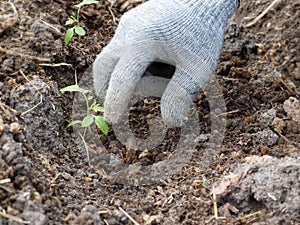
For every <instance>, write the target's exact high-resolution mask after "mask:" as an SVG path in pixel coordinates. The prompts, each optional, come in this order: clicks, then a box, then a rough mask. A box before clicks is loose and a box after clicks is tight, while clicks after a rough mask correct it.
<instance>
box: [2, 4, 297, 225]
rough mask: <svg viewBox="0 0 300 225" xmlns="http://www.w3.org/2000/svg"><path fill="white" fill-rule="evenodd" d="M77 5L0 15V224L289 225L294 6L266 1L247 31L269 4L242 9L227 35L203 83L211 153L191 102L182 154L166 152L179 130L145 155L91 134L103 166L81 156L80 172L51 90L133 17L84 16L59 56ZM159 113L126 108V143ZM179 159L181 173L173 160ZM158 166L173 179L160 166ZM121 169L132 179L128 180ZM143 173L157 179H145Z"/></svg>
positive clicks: (97, 10) (88, 11)
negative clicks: (221, 121) (218, 135)
mask: <svg viewBox="0 0 300 225" xmlns="http://www.w3.org/2000/svg"><path fill="white" fill-rule="evenodd" d="M128 2H130V1H128ZM138 2H139V1H138ZM77 3H78V1H65V0H45V1H40V0H33V1H29V0H22V1H21V0H14V1H1V2H0V62H1V64H0V224H24V223H28V224H35V225H42V224H134V223H133V222H132V221H131V220H130V219H129V217H128V215H126V212H127V213H128V214H129V215H130V216H131V217H132V218H133V219H134V220H135V221H136V223H138V224H256V225H262V224H300V156H299V155H300V141H299V140H300V103H299V101H300V45H299V43H300V3H299V1H295V0H281V1H278V3H277V4H275V6H273V7H272V8H271V9H270V10H269V11H268V12H267V13H266V15H265V16H263V17H262V18H261V19H260V20H258V21H257V22H256V23H255V24H254V25H252V26H248V24H249V23H250V22H252V21H253V20H254V19H255V18H257V17H258V16H259V15H260V14H261V13H262V12H263V11H264V10H265V9H267V7H268V6H269V5H270V4H271V3H272V1H269V0H260V1H258V0H257V1H254V0H242V1H241V6H240V8H239V10H238V11H237V13H236V14H235V16H234V18H233V20H232V21H231V22H230V24H229V25H228V28H227V32H226V36H225V42H224V46H223V49H222V52H221V57H220V62H219V66H218V69H217V71H216V73H215V75H216V78H217V80H218V83H219V84H220V86H221V91H222V94H223V96H224V99H225V103H226V108H227V113H226V119H227V125H226V133H225V139H224V141H223V144H222V145H221V146H211V145H209V142H208V139H209V135H207V134H209V133H210V132H211V126H210V125H211V121H210V118H211V117H210V116H209V115H210V108H209V103H208V99H207V97H206V92H205V91H203V92H201V93H199V95H198V96H197V98H196V100H195V103H196V108H197V111H198V117H199V125H200V131H201V135H200V136H199V137H198V138H197V139H196V140H197V141H196V142H195V146H196V147H195V151H191V152H189V151H188V150H186V149H185V148H184V147H182V149H180V148H181V146H184V145H180V141H181V139H180V140H179V137H180V136H181V135H187V136H189V135H188V134H190V132H191V133H192V132H193V131H192V130H191V131H190V132H187V133H186V134H184V131H183V130H180V129H173V130H168V131H167V133H166V135H165V137H164V138H163V140H162V143H161V144H160V145H158V146H156V147H154V148H153V149H151V150H152V151H149V152H145V151H140V150H134V149H133V150H132V149H131V146H128V145H124V144H122V143H121V142H120V141H118V139H117V137H116V134H115V131H114V129H112V128H110V131H109V135H108V136H105V135H102V134H100V132H99V134H98V133H97V132H95V136H96V140H98V141H99V142H100V140H101V142H102V143H103V146H105V148H106V149H107V151H108V152H109V154H111V155H114V156H115V157H116V159H117V160H118V163H116V164H109V165H108V164H104V166H103V164H101V163H99V161H101V159H103V158H104V156H103V155H102V156H103V158H101V157H100V158H101V159H99V158H97V157H95V155H93V153H95V152H93V151H91V156H92V158H91V162H92V165H89V163H88V160H87V157H86V151H85V149H84V147H83V145H82V143H81V142H80V140H79V139H78V137H77V136H76V135H75V133H74V132H73V130H72V129H66V125H67V124H68V122H69V121H70V120H71V117H72V104H73V100H74V95H72V94H66V95H63V96H62V95H61V94H60V92H59V89H60V88H63V87H65V86H67V85H71V84H74V74H75V71H76V73H77V74H78V77H79V79H81V78H82V79H84V78H86V77H85V75H86V74H90V71H89V67H90V65H92V63H93V61H94V59H95V56H96V54H98V53H99V52H100V51H101V49H102V48H103V47H104V46H105V45H106V44H107V43H108V42H109V40H110V39H111V38H112V36H113V34H114V30H115V28H116V24H117V23H118V21H119V17H120V16H121V15H122V13H123V9H124V10H128V9H129V8H130V7H133V6H134V5H132V4H130V3H129V4H128V7H125V8H124V5H123V6H122V5H121V4H116V5H111V4H110V3H109V1H105V0H101V1H100V4H99V5H97V6H95V5H93V6H88V7H84V8H83V11H82V13H81V23H82V26H83V27H84V28H85V29H86V30H87V34H86V36H84V37H82V38H80V39H79V38H77V37H75V38H74V40H72V41H71V43H70V44H69V45H68V46H66V45H65V44H64V43H63V36H64V33H65V31H66V26H64V23H65V21H66V19H67V18H68V17H69V16H71V15H74V14H75V13H76V8H75V7H74V5H75V4H77ZM125 3H127V1H125ZM15 10H16V12H17V13H16V12H15ZM167 69H170V68H167ZM154 71H155V70H154ZM159 71H161V69H159ZM73 111H74V110H73ZM159 114H160V112H159V99H155V98H144V99H142V100H139V101H138V102H137V103H136V104H134V105H133V106H132V107H131V111H130V116H129V126H130V127H131V128H132V130H133V132H134V134H135V136H136V137H138V138H141V139H145V138H147V137H148V136H149V126H148V123H147V121H148V120H149V119H151V118H153V117H155V116H157V115H159ZM190 140H192V139H189V138H186V139H184V141H186V142H189V141H190ZM178 146H179V147H178ZM89 147H90V148H91V149H96V150H99V147H98V148H97V143H96V145H94V146H93V145H92V144H90V146H89ZM176 148H177V149H176ZM178 148H179V149H178ZM175 149H176V150H175ZM100 150H101V149H100ZM149 150H150V149H149ZM180 150H182V151H180ZM177 151H178V152H177ZM183 151H186V152H185V155H187V156H189V157H188V158H187V159H188V160H186V159H185V157H183V158H178V156H179V155H180V152H181V155H182V152H183ZM213 153H216V154H213ZM141 156H142V157H141ZM172 157H173V158H175V160H174V161H172V160H170V163H174V164H173V165H172V166H173V167H172V166H170V167H164V166H161V165H163V164H160V163H161V162H164V160H167V159H169V158H172ZM176 157H177V158H176ZM96 159H97V160H98V161H97V160H96ZM176 160H179V164H180V166H178V165H179V164H177V163H178V161H176ZM96 161H97V162H96ZM167 162H169V161H167ZM96 163H97V164H96ZM138 163H140V164H138ZM101 165H102V167H101ZM135 165H143V166H144V167H143V168H144V170H141V171H139V174H138V175H137V174H133V173H132V171H133V170H134V169H135V168H136V167H135ZM152 165H155V166H156V167H155V166H153V167H151V166H152ZM177 166H178V167H177ZM154 167H155V168H156V171H158V173H159V176H157V177H155V176H152V177H151V176H150V175H149V174H148V172H149V169H150V168H151V169H153V168H154ZM170 168H172V169H174V168H175V170H172V169H170ZM132 169H133V170H132ZM116 171H117V173H114V172H116ZM162 174H163V175H162ZM137 177H138V178H139V180H137V179H136V178H137ZM149 178H150V179H149ZM214 195H215V196H214ZM215 203H217V206H218V207H217V208H216V205H215ZM124 211H125V212H124ZM216 212H217V213H218V217H216V215H215V213H216Z"/></svg>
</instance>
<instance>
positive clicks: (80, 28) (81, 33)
mask: <svg viewBox="0 0 300 225" xmlns="http://www.w3.org/2000/svg"><path fill="white" fill-rule="evenodd" d="M75 33H76V34H78V35H79V36H84V35H85V30H84V29H83V28H82V27H80V26H76V27H75Z"/></svg>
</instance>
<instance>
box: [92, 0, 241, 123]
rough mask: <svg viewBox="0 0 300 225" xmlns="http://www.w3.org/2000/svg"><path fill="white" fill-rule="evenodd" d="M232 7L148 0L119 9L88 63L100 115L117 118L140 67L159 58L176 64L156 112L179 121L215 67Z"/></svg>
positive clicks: (227, 1)
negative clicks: (108, 39) (103, 41)
mask: <svg viewBox="0 0 300 225" xmlns="http://www.w3.org/2000/svg"><path fill="white" fill-rule="evenodd" d="M238 6H239V0H150V1H148V2H146V3H143V4H142V5H140V6H138V7H136V8H134V9H132V10H130V11H129V12H127V13H125V14H124V15H123V16H122V18H121V20H120V23H119V25H118V28H117V30H116V33H115V36H114V37H113V39H112V40H111V42H110V43H109V45H108V46H106V47H105V48H104V49H103V51H102V52H101V53H100V54H99V55H98V56H97V59H96V60H95V62H94V65H93V74H94V87H95V90H96V93H97V94H98V95H100V97H104V96H105V102H104V108H105V112H104V117H105V119H106V120H107V121H108V122H112V123H116V122H118V121H119V120H120V119H121V118H122V116H123V114H124V113H125V111H126V109H127V106H128V103H129V101H130V97H131V95H132V93H133V92H134V90H135V87H136V84H137V83H138V81H139V80H140V78H141V76H142V75H143V73H144V72H145V70H146V68H147V67H148V66H149V65H150V63H151V62H153V61H162V62H166V63H168V64H172V65H174V66H175V67H176V71H175V74H174V75H173V77H172V79H171V81H170V82H169V84H168V85H167V87H166V89H165V90H164V93H163V96H162V98H161V113H162V117H163V119H164V122H165V123H166V124H167V125H168V126H170V127H174V126H182V125H183V123H184V122H185V120H186V119H187V111H188V109H189V106H190V104H191V96H192V95H193V94H195V93H196V92H197V91H198V90H199V89H200V88H202V87H203V85H204V83H205V82H206V81H207V80H208V79H209V77H210V76H211V75H212V74H213V72H214V70H215V69H216V66H217V61H218V57H219V53H220V49H221V46H222V43H223V36H224V30H225V27H226V24H227V21H228V20H229V18H230V17H231V15H232V14H233V13H234V12H235V10H236V9H237V8H238ZM144 83H145V82H144ZM151 85H153V84H150V83H149V87H151ZM107 86H108V88H107Z"/></svg>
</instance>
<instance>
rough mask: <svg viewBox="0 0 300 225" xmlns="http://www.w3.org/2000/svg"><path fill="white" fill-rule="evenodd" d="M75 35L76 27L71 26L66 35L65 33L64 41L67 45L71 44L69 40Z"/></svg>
mask: <svg viewBox="0 0 300 225" xmlns="http://www.w3.org/2000/svg"><path fill="white" fill-rule="evenodd" d="M73 35H74V27H72V28H69V29H68V30H67V32H66V35H65V38H64V42H65V44H66V45H67V44H69V42H70V40H71V39H72V37H73Z"/></svg>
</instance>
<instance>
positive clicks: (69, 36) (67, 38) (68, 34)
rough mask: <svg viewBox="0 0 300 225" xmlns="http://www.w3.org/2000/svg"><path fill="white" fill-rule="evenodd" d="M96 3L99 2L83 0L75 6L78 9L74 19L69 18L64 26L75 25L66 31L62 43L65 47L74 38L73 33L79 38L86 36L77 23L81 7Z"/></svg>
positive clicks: (72, 17)
mask: <svg viewBox="0 0 300 225" xmlns="http://www.w3.org/2000/svg"><path fill="white" fill-rule="evenodd" d="M98 3H99V1H93V0H83V1H82V2H80V3H79V4H77V5H75V6H76V7H77V8H78V9H77V14H76V17H74V16H70V17H69V18H68V19H67V21H66V23H65V25H66V26H68V25H73V24H74V23H75V26H73V27H71V28H69V29H67V32H66V34H65V37H64V42H65V44H66V45H67V44H69V42H70V41H71V39H72V38H73V36H74V33H76V34H78V35H79V36H84V35H85V34H86V31H85V30H84V29H83V27H82V26H80V22H79V14H80V10H81V8H82V6H85V5H90V4H98Z"/></svg>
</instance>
